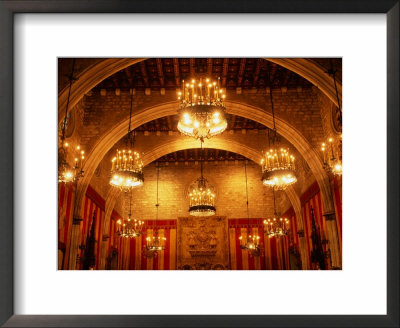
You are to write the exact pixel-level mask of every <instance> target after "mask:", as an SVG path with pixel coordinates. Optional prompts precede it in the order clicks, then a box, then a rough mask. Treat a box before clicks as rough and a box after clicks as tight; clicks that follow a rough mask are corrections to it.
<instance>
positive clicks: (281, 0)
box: [0, 0, 400, 327]
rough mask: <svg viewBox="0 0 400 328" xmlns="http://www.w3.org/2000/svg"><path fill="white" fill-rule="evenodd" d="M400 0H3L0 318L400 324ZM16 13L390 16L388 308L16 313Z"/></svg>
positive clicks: (29, 323) (84, 322)
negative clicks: (368, 311) (361, 311)
mask: <svg viewBox="0 0 400 328" xmlns="http://www.w3.org/2000/svg"><path fill="white" fill-rule="evenodd" d="M399 7H400V6H399V0H362V1H361V0H307V1H301V0H270V1H265V0H221V1H215V0H202V1H187V0H170V1H166V0H137V1H124V0H93V1H76V0H75V1H74V0H70V1H63V0H60V1H54V0H43V1H29V0H28V1H19V0H14V1H2V0H0V65H1V66H0V67H1V74H0V111H1V119H0V147H1V149H2V152H3V156H1V157H0V213H1V214H0V324H2V325H4V326H5V327H42V326H43V327H111V326H115V327H129V326H131V327H150V326H151V327H153V326H154V327H157V326H175V327H198V326H208V327H211V326H214V327H223V326H224V327H226V326H231V327H242V326H243V327H244V326H245V327H336V326H343V327H399V278H398V277H399V203H398V199H399V149H400V145H399V92H398V90H399ZM16 13H384V14H386V16H387V154H388V155H387V315H346V316H341V315H327V316H322V315H315V316H313V315H291V316H280V315H268V316H264V315H255V316H242V315H240V316H224V315H213V316H198V315H196V316H186V315H184V316H178V315H170V316H156V315H148V316H127V315H123V316H111V315H110V316H99V315H94V316H88V315H60V316H58V315H49V316H47V315H35V316H30V315H14V306H13V303H14V298H13V289H14V288H13V285H14V281H13V275H14V272H13V207H14V203H13V201H14V189H13V176H14V170H13V161H12V160H10V158H11V159H12V158H13V153H14V152H13V148H14V147H13V140H14V139H13V134H14V129H13V117H14V113H13V28H14V27H13V21H14V14H16Z"/></svg>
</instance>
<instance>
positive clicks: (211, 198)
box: [189, 141, 216, 216]
mask: <svg viewBox="0 0 400 328" xmlns="http://www.w3.org/2000/svg"><path fill="white" fill-rule="evenodd" d="M200 142H201V160H200V178H199V179H197V180H196V181H195V182H194V183H193V185H191V186H190V187H189V214H190V215H192V216H212V215H215V212H216V209H215V193H214V187H213V186H212V185H210V184H209V183H208V181H207V179H206V178H204V176H203V160H204V158H203V157H204V156H203V153H204V150H203V141H200Z"/></svg>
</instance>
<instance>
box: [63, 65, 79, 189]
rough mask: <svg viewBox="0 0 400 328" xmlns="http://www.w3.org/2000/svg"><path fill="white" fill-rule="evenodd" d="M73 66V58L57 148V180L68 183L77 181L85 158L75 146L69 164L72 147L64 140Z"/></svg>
mask: <svg viewBox="0 0 400 328" xmlns="http://www.w3.org/2000/svg"><path fill="white" fill-rule="evenodd" d="M74 68H75V59H73V60H72V70H71V74H70V75H69V76H68V79H69V89H68V98H67V106H66V108H65V116H64V121H63V123H62V126H61V142H60V144H61V147H59V148H58V182H63V183H68V182H75V181H78V179H79V178H81V177H83V169H82V168H83V162H84V159H85V151H84V150H82V149H81V146H79V145H78V146H76V147H75V148H74V150H73V153H72V155H71V157H73V158H74V165H73V166H71V165H70V164H68V161H67V158H68V151H70V152H71V150H69V149H71V148H72V147H70V144H69V143H68V142H66V141H65V129H66V126H67V117H68V107H69V100H70V96H71V88H72V83H73V81H74V80H75V78H74Z"/></svg>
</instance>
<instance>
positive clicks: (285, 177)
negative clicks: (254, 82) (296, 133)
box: [261, 83, 297, 190]
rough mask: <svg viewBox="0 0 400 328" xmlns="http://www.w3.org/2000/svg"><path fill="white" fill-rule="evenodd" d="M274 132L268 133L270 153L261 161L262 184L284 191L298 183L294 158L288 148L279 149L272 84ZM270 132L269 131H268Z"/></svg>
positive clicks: (266, 153) (270, 91) (270, 90)
mask: <svg viewBox="0 0 400 328" xmlns="http://www.w3.org/2000/svg"><path fill="white" fill-rule="evenodd" d="M269 93H270V100H271V109H272V120H273V131H272V136H271V135H270V134H269V133H268V143H269V148H270V149H269V151H267V152H265V154H264V157H263V159H262V160H261V167H262V172H263V174H262V178H261V179H262V182H263V184H264V185H265V186H268V187H273V188H276V189H279V190H284V189H286V188H287V187H288V186H290V185H291V184H293V183H295V182H296V181H297V178H296V174H295V165H294V156H293V155H291V154H290V152H289V149H288V148H283V147H278V145H277V144H278V143H279V140H278V135H277V131H276V125H275V112H274V101H273V98H272V83H271V85H270V88H269ZM268 131H269V130H268Z"/></svg>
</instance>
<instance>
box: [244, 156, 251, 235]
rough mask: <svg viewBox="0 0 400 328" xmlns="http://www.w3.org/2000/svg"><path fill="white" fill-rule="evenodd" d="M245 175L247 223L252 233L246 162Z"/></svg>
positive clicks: (245, 166)
mask: <svg viewBox="0 0 400 328" xmlns="http://www.w3.org/2000/svg"><path fill="white" fill-rule="evenodd" d="M244 175H245V178H246V207H247V222H248V226H249V231H250V214H249V191H248V188H247V165H246V160H245V161H244Z"/></svg>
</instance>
